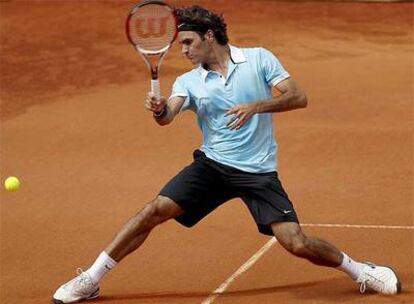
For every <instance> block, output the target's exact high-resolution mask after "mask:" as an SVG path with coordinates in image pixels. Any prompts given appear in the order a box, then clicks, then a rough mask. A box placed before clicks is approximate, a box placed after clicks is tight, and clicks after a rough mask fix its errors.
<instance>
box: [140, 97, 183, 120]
mask: <svg viewBox="0 0 414 304" xmlns="http://www.w3.org/2000/svg"><path fill="white" fill-rule="evenodd" d="M184 101H185V97H181V96H175V97H172V98H170V99H169V100H168V101H167V100H166V99H165V98H164V97H161V98H160V99H159V100H157V99H156V98H155V97H154V95H153V94H152V93H148V94H147V98H146V100H145V108H146V109H147V110H149V111H151V112H152V113H153V117H154V120H155V121H156V122H157V123H158V124H159V125H160V126H165V125H168V124H170V123H171V122H172V121H173V120H174V117H175V115H177V114H178V113H179V112H180V110H181V107H182V106H183V104H184Z"/></svg>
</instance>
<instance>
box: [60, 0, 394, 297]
mask: <svg viewBox="0 0 414 304" xmlns="http://www.w3.org/2000/svg"><path fill="white" fill-rule="evenodd" d="M176 15H177V18H178V31H179V34H178V41H179V43H180V44H181V46H182V53H183V54H184V56H185V57H187V58H188V59H189V60H190V61H191V62H192V63H193V64H194V65H195V66H196V67H195V68H194V69H193V70H191V71H189V72H187V73H185V74H183V75H181V76H180V77H178V78H177V79H176V81H175V83H174V85H173V89H172V94H171V96H170V98H169V99H168V101H167V100H166V99H165V98H163V97H161V98H159V99H157V98H155V96H154V94H152V93H149V94H148V96H147V98H146V100H145V107H146V108H147V109H148V110H149V111H151V112H152V113H153V116H154V119H155V121H156V122H157V123H158V124H159V125H167V124H170V123H171V122H173V120H174V118H175V116H176V115H177V114H179V113H180V112H181V111H184V110H191V111H193V112H194V113H195V114H196V115H197V118H198V124H199V126H200V129H201V131H202V135H203V143H202V146H201V148H200V149H199V150H196V151H195V152H194V161H193V163H192V164H190V165H189V166H187V167H186V168H184V169H183V170H182V171H181V172H180V173H178V175H176V176H175V177H174V178H173V179H172V180H171V181H169V182H168V183H167V184H166V185H165V186H164V187H163V188H162V189H161V191H160V193H159V194H158V196H157V197H156V198H155V199H154V200H153V201H151V202H149V203H148V204H147V205H146V206H145V207H144V208H143V209H142V210H141V211H140V212H139V213H138V214H137V215H135V216H133V217H132V218H131V219H130V220H129V221H128V222H127V223H126V224H125V226H124V227H123V228H122V229H121V231H120V232H119V233H118V235H117V236H116V237H115V239H114V240H113V241H112V242H111V243H110V244H109V246H108V247H107V248H106V249H105V250H104V251H103V252H102V253H101V254H100V255H99V257H98V258H97V260H96V261H95V262H94V264H93V265H92V266H91V267H90V268H89V269H88V270H87V271H85V272H82V271H81V270H79V275H78V276H77V277H75V278H74V279H73V280H72V281H70V282H68V283H66V284H64V285H62V286H61V287H60V288H59V289H58V290H57V291H56V293H55V294H54V296H53V299H54V303H73V302H76V301H80V300H86V299H93V298H96V297H98V295H99V282H100V280H101V279H102V278H103V277H104V275H105V274H106V273H107V272H108V271H109V270H111V269H113V268H114V267H115V266H116V265H117V263H119V262H120V261H121V260H122V259H123V258H124V257H125V256H126V255H128V254H129V253H131V252H133V251H134V250H136V249H137V248H138V247H139V246H140V245H141V244H142V243H143V242H144V240H145V239H146V238H147V236H148V234H149V233H150V232H151V230H152V229H153V228H154V227H156V226H157V225H159V224H161V223H163V222H165V221H167V220H169V219H173V218H174V219H176V220H177V221H178V222H179V223H181V224H183V225H185V226H187V227H191V226H193V225H195V224H196V223H197V222H198V221H200V220H201V219H202V218H203V217H205V216H206V215H207V214H209V213H210V212H211V211H213V210H214V209H215V208H216V207H218V206H220V205H221V204H223V203H224V202H226V201H228V200H230V199H232V198H236V197H238V198H241V199H242V200H243V202H244V203H245V204H246V205H247V207H248V208H249V210H250V212H251V214H252V216H253V218H254V220H255V221H256V224H257V227H258V230H259V231H260V232H261V233H263V234H266V235H272V236H275V237H276V238H277V240H278V241H279V243H280V244H281V245H282V246H283V247H284V248H285V249H286V250H288V251H289V252H290V253H292V254H293V255H295V256H297V257H301V258H305V259H307V260H309V261H310V262H312V263H314V264H316V265H320V266H327V267H332V268H336V269H338V270H341V271H343V272H345V273H347V274H348V275H349V276H350V277H351V278H352V279H353V280H355V281H356V282H357V283H358V284H360V291H361V292H364V291H365V290H366V289H367V288H369V289H372V290H374V291H377V292H380V293H384V294H396V293H398V292H399V291H400V290H401V284H400V282H399V279H398V278H397V276H396V274H395V272H394V271H393V270H392V269H391V268H389V267H386V266H376V265H374V264H371V263H360V262H356V261H354V260H352V259H351V258H350V257H349V256H348V255H346V254H345V253H343V252H341V251H339V250H338V249H337V248H336V247H334V246H333V245H331V244H330V243H328V242H327V241H324V240H322V239H318V238H314V237H309V236H306V235H305V234H304V233H303V232H302V230H301V228H300V226H299V224H298V222H299V221H298V218H297V215H296V212H295V210H294V208H293V205H292V203H291V201H290V200H289V198H288V196H287V194H286V192H285V191H284V190H283V188H282V185H281V183H280V181H279V179H278V174H277V162H276V156H277V155H276V154H277V144H276V142H275V139H274V135H273V130H272V113H274V112H283V111H290V110H295V109H299V108H305V107H306V106H307V98H306V96H305V94H304V93H303V92H302V90H301V89H300V88H299V86H298V84H297V83H296V81H295V80H294V79H293V78H292V77H291V76H290V75H289V73H288V72H287V71H286V70H285V69H284V68H283V67H282V65H281V64H280V62H279V61H278V59H277V58H276V57H275V56H274V55H273V54H272V53H271V52H269V51H268V50H266V49H263V48H237V47H235V46H232V45H229V43H228V37H227V33H226V24H225V22H224V19H223V18H222V16H219V15H217V14H215V13H213V12H210V11H208V10H206V9H204V8H201V7H198V6H193V7H189V8H184V9H177V10H176ZM272 87H274V88H276V89H277V90H278V91H279V92H280V93H281V94H280V95H279V96H278V97H273V96H272Z"/></svg>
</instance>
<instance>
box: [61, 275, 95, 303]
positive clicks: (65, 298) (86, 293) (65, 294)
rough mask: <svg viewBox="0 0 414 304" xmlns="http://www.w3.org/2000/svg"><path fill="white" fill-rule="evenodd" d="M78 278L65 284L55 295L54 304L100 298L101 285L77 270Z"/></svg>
mask: <svg viewBox="0 0 414 304" xmlns="http://www.w3.org/2000/svg"><path fill="white" fill-rule="evenodd" d="M76 272H77V274H78V276H77V277H76V278H74V279H73V280H71V281H69V282H67V283H66V284H63V285H62V286H60V287H59V289H58V290H56V292H55V294H54V295H53V303H55V304H67V303H76V302H80V301H83V300H92V299H96V298H97V297H98V296H99V284H98V283H95V282H93V281H92V279H91V277H90V276H89V274H87V273H86V272H83V271H82V269H80V268H78V269H77V271H76Z"/></svg>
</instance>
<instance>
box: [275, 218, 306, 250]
mask: <svg viewBox="0 0 414 304" xmlns="http://www.w3.org/2000/svg"><path fill="white" fill-rule="evenodd" d="M271 228H272V230H273V233H274V235H275V237H276V239H277V240H278V242H279V243H280V245H282V246H283V247H284V248H285V249H286V250H287V251H289V252H290V253H292V254H294V255H296V256H305V255H306V251H307V245H306V243H307V238H306V236H305V235H304V234H303V232H302V230H301V229H300V226H299V225H298V224H297V223H275V224H272V225H271Z"/></svg>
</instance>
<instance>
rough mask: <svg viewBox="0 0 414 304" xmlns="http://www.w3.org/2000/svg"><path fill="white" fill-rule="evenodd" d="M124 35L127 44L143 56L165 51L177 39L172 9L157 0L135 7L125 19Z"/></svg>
mask: <svg viewBox="0 0 414 304" xmlns="http://www.w3.org/2000/svg"><path fill="white" fill-rule="evenodd" d="M126 34H127V37H128V40H129V42H130V43H131V44H132V45H134V46H135V48H136V49H137V50H138V51H140V52H141V53H143V54H148V55H152V54H160V53H163V52H165V51H167V50H168V49H169V48H170V47H171V44H172V43H173V42H174V40H175V39H176V37H177V20H176V17H175V15H174V9H173V8H172V7H170V6H169V5H168V4H166V3H164V2H163V1H157V0H149V1H143V2H141V3H139V4H137V5H135V6H134V7H133V8H132V10H131V12H130V13H129V15H128V17H127V21H126Z"/></svg>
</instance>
